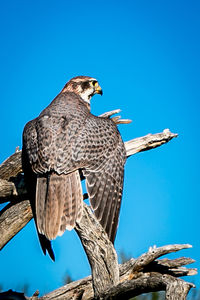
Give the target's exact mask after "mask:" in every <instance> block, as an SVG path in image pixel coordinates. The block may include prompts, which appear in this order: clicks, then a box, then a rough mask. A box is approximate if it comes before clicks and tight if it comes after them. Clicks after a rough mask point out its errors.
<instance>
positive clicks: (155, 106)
mask: <svg viewBox="0 0 200 300" xmlns="http://www.w3.org/2000/svg"><path fill="white" fill-rule="evenodd" d="M199 16H200V2H199V1H183V0H181V1H178V0H173V1H171V0H168V1H161V0H159V1H149V0H146V1H145V0H132V1H108V0H107V1H104V0H103V1H94V0H93V1H80V0H79V1H75V2H74V1H67V0H65V1H64V0H59V1H51V0H48V1H47V0H43V1H38V0H34V1H27V0H26V1H25V0H24V1H23V0H18V1H1V9H0V36H1V47H0V65H1V69H0V83H1V84H0V89H1V98H0V99H1V100H0V101H1V113H0V128H1V151H0V161H1V162H2V161H3V160H5V159H6V158H7V157H8V156H10V155H11V154H12V153H13V152H14V151H15V148H16V146H20V148H21V136H22V130H23V127H24V125H25V123H26V122H28V121H29V120H30V119H33V118H34V117H36V116H37V115H38V114H39V113H40V111H41V110H42V109H43V108H45V107H46V106H47V105H48V104H49V102H50V101H51V100H52V99H53V98H54V97H55V96H56V95H57V94H58V93H59V92H60V90H61V89H62V87H63V86H64V84H65V83H66V82H67V81H68V80H69V79H70V78H71V77H73V76H77V75H88V76H92V77H95V78H97V79H98V81H99V83H100V85H101V86H102V88H103V91H104V95H103V97H100V96H95V97H94V98H93V99H92V112H93V113H94V114H100V113H103V112H105V111H109V110H112V109H116V108H120V109H121V110H122V113H121V115H122V117H124V118H130V119H132V120H133V122H132V123H131V124H130V125H120V126H119V129H120V132H121V134H122V137H123V139H124V141H126V140H129V139H132V138H134V137H139V136H143V135H146V134H148V133H157V132H161V131H163V129H165V128H170V130H171V131H172V132H177V133H178V134H179V137H178V138H177V139H174V140H172V141H171V142H170V143H168V144H167V145H164V146H162V147H160V148H157V149H155V150H151V151H147V152H144V153H140V154H137V155H134V156H133V157H131V158H129V159H128V161H127V164H126V169H125V172H126V174H125V188H124V195H123V204H122V209H121V216H120V224H119V229H118V234H117V239H116V250H117V252H118V253H120V251H121V250H123V251H124V252H125V253H126V254H128V255H131V256H134V257H137V256H139V255H140V254H142V253H143V252H145V251H147V250H148V247H149V246H152V245H154V244H155V245H157V246H162V245H166V244H173V243H190V244H192V245H193V248H192V249H189V250H187V251H182V252H181V253H178V254H176V255H174V256H173V257H178V256H182V255H186V256H190V257H192V258H194V259H196V261H197V262H196V263H195V264H194V266H195V267H199V253H200V243H199V238H200V234H199V210H200V205H199V194H200V193H199V186H200V185H199V168H200V166H199V147H200V142H199V108H200V106H199V100H200V88H199V83H200V60H199V53H200V41H199V34H200V30H199V29H200V18H199ZM53 247H54V250H55V253H56V262H55V263H53V262H52V261H51V260H50V259H49V257H45V256H43V254H42V252H41V249H40V246H39V243H38V240H37V236H36V233H35V228H34V224H33V222H32V221H31V222H30V223H29V224H28V225H27V226H26V227H25V228H24V229H23V230H22V231H21V232H20V233H19V234H17V236H15V238H14V239H13V240H12V241H11V242H10V243H9V244H8V245H6V246H5V248H4V249H3V250H2V251H1V254H0V269H1V270H0V284H1V286H2V287H3V289H4V290H6V289H9V288H13V289H16V290H20V289H21V288H22V287H23V286H24V284H27V285H28V287H29V288H28V294H29V295H31V294H32V293H33V292H34V291H35V290H36V289H39V291H40V293H41V294H43V293H46V292H48V291H51V290H53V289H55V288H58V287H59V286H61V285H62V284H63V278H64V276H65V274H66V272H68V274H70V275H71V276H72V278H73V279H79V278H82V277H84V276H86V275H89V274H90V268H89V265H88V262H87V259H86V256H85V254H84V251H83V249H82V247H81V245H80V242H79V240H78V238H77V236H76V235H75V233H74V232H66V233H65V234H64V235H63V236H62V237H60V238H57V239H56V240H55V241H54V242H53ZM187 280H191V281H193V282H195V283H196V284H197V286H199V285H198V280H199V277H198V276H194V277H193V278H188V279H187Z"/></svg>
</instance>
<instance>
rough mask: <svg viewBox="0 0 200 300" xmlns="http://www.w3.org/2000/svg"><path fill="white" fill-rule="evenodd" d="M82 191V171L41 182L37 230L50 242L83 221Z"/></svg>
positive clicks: (45, 179)
mask: <svg viewBox="0 0 200 300" xmlns="http://www.w3.org/2000/svg"><path fill="white" fill-rule="evenodd" d="M82 205H83V204H82V187H81V182H80V176H79V173H78V171H75V172H73V173H70V174H67V175H66V174H61V175H58V174H56V173H51V174H49V175H48V176H46V177H38V178H37V188H36V216H37V227H38V231H39V232H40V233H41V234H44V235H45V236H46V237H47V238H48V239H49V240H52V239H55V238H56V237H57V236H58V235H62V234H63V233H64V231H65V230H66V229H68V230H71V229H73V228H74V227H75V224H76V221H79V220H80V219H81V217H82Z"/></svg>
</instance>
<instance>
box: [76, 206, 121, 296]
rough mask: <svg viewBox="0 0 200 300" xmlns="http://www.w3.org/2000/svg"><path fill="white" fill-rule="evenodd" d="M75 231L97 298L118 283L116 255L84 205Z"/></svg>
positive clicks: (103, 232) (99, 226)
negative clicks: (83, 250) (86, 259)
mask: <svg viewBox="0 0 200 300" xmlns="http://www.w3.org/2000/svg"><path fill="white" fill-rule="evenodd" d="M75 229H76V232H77V233H78V236H79V238H80V240H81V243H82V245H83V247H84V249H85V252H86V254H87V257H88V260H89V263H90V266H91V271H92V278H93V289H94V295H95V296H97V295H99V294H101V293H102V292H103V291H104V290H105V289H107V288H109V287H110V286H115V285H116V284H118V282H119V267H118V262H117V254H116V252H115V249H114V247H113V244H112V243H111V242H110V241H109V239H108V237H107V234H106V233H105V231H104V230H103V228H102V226H101V225H100V224H99V222H98V221H97V220H96V218H95V217H94V215H93V213H92V212H91V210H90V208H89V207H88V206H87V205H86V204H84V211H83V216H82V219H81V221H80V222H78V223H77V225H76V227H75Z"/></svg>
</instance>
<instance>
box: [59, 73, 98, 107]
mask: <svg viewBox="0 0 200 300" xmlns="http://www.w3.org/2000/svg"><path fill="white" fill-rule="evenodd" d="M64 92H74V93H76V94H78V95H79V96H80V97H81V98H82V99H83V100H84V101H85V102H86V103H87V104H90V100H91V98H92V96H94V95H95V94H100V95H102V94H103V91H102V89H101V87H100V85H99V83H98V81H97V80H96V79H95V78H92V77H89V76H77V77H74V78H72V79H71V80H70V81H68V82H67V83H66V85H65V86H64V88H63V89H62V91H61V93H64Z"/></svg>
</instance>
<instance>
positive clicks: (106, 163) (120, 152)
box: [77, 116, 126, 242]
mask: <svg viewBox="0 0 200 300" xmlns="http://www.w3.org/2000/svg"><path fill="white" fill-rule="evenodd" d="M84 133H85V135H86V137H85V138H84ZM81 137H82V143H83V144H84V142H83V141H86V142H85V144H84V145H82V149H84V158H85V169H83V174H84V176H85V177H86V187H87V191H88V195H89V198H90V203H91V206H92V208H93V210H94V214H95V216H96V217H97V219H98V220H99V222H100V224H101V225H102V226H103V228H104V229H105V231H106V232H107V234H108V237H109V239H110V240H111V241H112V242H114V239H115V235H116V231H117V226H118V219H119V211H120V206H121V198H122V190H123V178H124V164H125V160H126V151H125V147H124V143H123V141H122V139H121V136H120V134H119V131H118V130H117V127H116V125H115V124H114V122H113V121H112V120H109V119H105V118H97V117H94V116H92V117H91V119H90V120H88V121H87V122H86V125H85V128H84V132H82V135H81ZM77 143H79V144H80V143H81V140H78V141H77Z"/></svg>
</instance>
